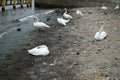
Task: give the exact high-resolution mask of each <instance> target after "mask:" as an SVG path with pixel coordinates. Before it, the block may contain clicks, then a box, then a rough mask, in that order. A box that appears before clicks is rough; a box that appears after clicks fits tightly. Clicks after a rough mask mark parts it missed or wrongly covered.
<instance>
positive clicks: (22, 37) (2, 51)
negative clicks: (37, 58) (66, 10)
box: [0, 3, 53, 61]
mask: <svg viewBox="0 0 120 80" xmlns="http://www.w3.org/2000/svg"><path fill="white" fill-rule="evenodd" d="M25 6H26V5H25ZM6 9H7V10H6V11H5V12H1V11H0V61H3V60H4V59H5V56H6V55H7V54H12V53H14V52H15V51H18V50H20V49H22V48H24V47H25V45H26V44H28V43H29V41H30V35H29V33H30V32H32V31H34V30H35V29H36V28H35V27H34V26H33V22H34V19H33V18H31V19H28V20H25V21H22V22H18V21H17V20H18V19H20V18H24V17H27V16H30V15H37V16H38V17H40V18H41V20H42V21H43V22H45V20H46V19H45V17H46V16H47V14H48V13H50V12H52V11H53V10H48V9H47V10H44V9H37V10H36V9H35V8H34V3H33V6H32V8H27V7H24V8H23V9H21V8H19V6H18V8H17V9H16V10H13V9H12V7H11V6H9V7H7V8H6ZM18 28H21V31H19V32H18V31H17V29H18Z"/></svg>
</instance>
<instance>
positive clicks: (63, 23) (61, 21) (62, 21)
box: [57, 18, 66, 26]
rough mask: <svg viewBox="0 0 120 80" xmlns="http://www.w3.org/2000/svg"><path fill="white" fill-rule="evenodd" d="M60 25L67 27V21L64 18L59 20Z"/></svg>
mask: <svg viewBox="0 0 120 80" xmlns="http://www.w3.org/2000/svg"><path fill="white" fill-rule="evenodd" d="M57 21H58V23H60V24H61V25H64V26H65V25H66V23H65V21H64V20H63V19H62V18H57Z"/></svg>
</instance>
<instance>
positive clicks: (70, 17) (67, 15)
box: [63, 8, 73, 19]
mask: <svg viewBox="0 0 120 80" xmlns="http://www.w3.org/2000/svg"><path fill="white" fill-rule="evenodd" d="M63 16H64V18H66V19H73V17H72V16H71V15H69V14H67V9H66V8H65V13H64V14H63Z"/></svg>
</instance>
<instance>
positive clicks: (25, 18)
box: [18, 15, 35, 22]
mask: <svg viewBox="0 0 120 80" xmlns="http://www.w3.org/2000/svg"><path fill="white" fill-rule="evenodd" d="M33 17H35V15H30V16H27V17H24V18H21V19H18V21H20V22H22V21H26V20H28V19H30V18H33Z"/></svg>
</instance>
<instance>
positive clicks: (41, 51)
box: [28, 45, 49, 56]
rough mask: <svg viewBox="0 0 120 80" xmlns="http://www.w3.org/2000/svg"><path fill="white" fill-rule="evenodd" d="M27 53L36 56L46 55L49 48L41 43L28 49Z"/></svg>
mask: <svg viewBox="0 0 120 80" xmlns="http://www.w3.org/2000/svg"><path fill="white" fill-rule="evenodd" d="M28 53H29V54H31V55H34V56H38V55H42V56H47V55H48V54H49V50H48V47H47V46H46V45H41V46H37V47H35V48H33V49H30V50H28Z"/></svg>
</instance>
